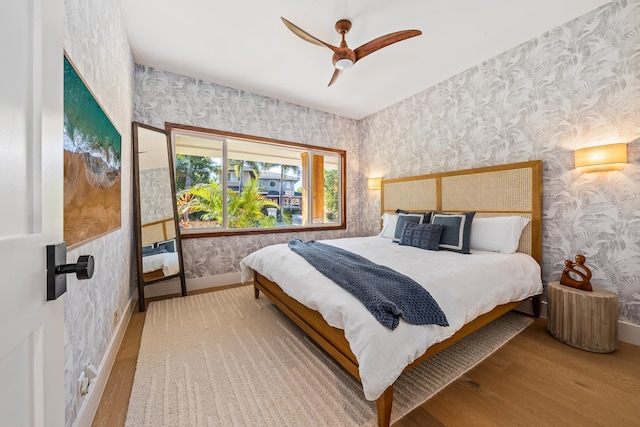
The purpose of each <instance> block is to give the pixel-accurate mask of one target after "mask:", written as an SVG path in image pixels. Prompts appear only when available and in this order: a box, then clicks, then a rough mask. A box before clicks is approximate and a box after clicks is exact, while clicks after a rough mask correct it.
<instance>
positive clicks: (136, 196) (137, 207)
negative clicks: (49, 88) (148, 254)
mask: <svg viewBox="0 0 640 427" xmlns="http://www.w3.org/2000/svg"><path fill="white" fill-rule="evenodd" d="M140 128H142V129H147V130H150V131H153V132H157V133H159V134H162V135H164V138H165V140H166V143H167V145H166V149H167V156H168V159H167V160H168V165H169V178H170V179H169V180H170V183H169V185H170V186H171V197H172V200H171V206H172V208H173V225H174V228H175V242H176V252H177V253H178V265H179V269H180V271H179V272H178V273H176V274H172V275H169V276H161V277H154V278H151V279H149V278H147V279H145V276H144V272H143V268H142V242H143V241H142V214H141V212H142V209H141V204H140V203H141V201H140V156H139V153H138V151H139V149H138V147H139V145H140V144H139V139H138V138H139V135H138V129H140ZM131 132H132V135H133V144H132V146H133V162H132V163H133V209H134V221H135V228H136V234H135V236H136V238H135V244H136V248H135V249H136V261H137V265H138V304H139V310H140V311H145V300H144V287H145V286H146V285H150V284H153V283H158V282H161V281H165V280H169V279H173V278H179V279H180V287H181V291H182V296H186V295H187V286H186V279H185V273H184V262H183V259H182V242H181V240H180V225H179V219H178V208H177V206H176V183H175V169H174V162H173V154H172V153H173V150H172V147H171V141H170V140H169V138H168V137H167V133H166V132H165V131H164V130H162V129H158V128H155V127H152V126H149V125H145V124H142V123H139V122H135V121H134V122H132V124H131ZM163 226H164V224H163Z"/></svg>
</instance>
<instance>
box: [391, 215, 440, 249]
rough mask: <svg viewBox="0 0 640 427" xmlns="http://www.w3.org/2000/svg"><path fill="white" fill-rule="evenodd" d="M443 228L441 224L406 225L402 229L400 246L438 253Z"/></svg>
mask: <svg viewBox="0 0 640 427" xmlns="http://www.w3.org/2000/svg"><path fill="white" fill-rule="evenodd" d="M443 228H444V227H443V226H442V225H441V224H416V223H412V222H410V223H406V224H405V225H404V227H403V229H402V236H401V237H400V244H401V245H410V246H415V247H416V248H420V249H427V250H430V251H437V250H438V249H439V244H440V237H441V236H442V230H443Z"/></svg>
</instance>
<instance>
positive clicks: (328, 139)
mask: <svg viewBox="0 0 640 427" xmlns="http://www.w3.org/2000/svg"><path fill="white" fill-rule="evenodd" d="M134 115H135V120H136V121H139V122H142V123H145V124H148V125H151V126H155V127H158V128H164V126H165V122H173V123H180V124H186V125H193V126H198V127H204V128H210V129H217V130H223V131H228V132H236V133H243V134H247V135H255V136H261V137H266V138H274V139H279V140H283V141H293V142H300V143H304V144H310V145H315V146H320V147H329V148H339V149H343V150H346V151H347V171H346V176H347V195H348V200H347V229H346V230H338V231H332V232H322V233H313V232H306V233H296V232H292V233H282V234H280V233H279V234H265V235H260V236H230V237H219V238H208V239H183V240H182V246H183V254H184V265H185V274H186V277H187V278H198V277H208V276H215V275H220V274H225V273H233V272H238V271H240V265H239V263H240V260H242V258H244V257H245V256H246V255H248V254H250V253H251V252H253V251H255V250H257V249H260V248H262V247H264V246H267V245H271V244H275V243H283V242H286V241H287V240H289V239H291V238H294V237H300V238H302V239H305V240H306V239H326V238H337V237H349V236H356V235H362V233H363V230H364V229H365V228H366V227H367V225H366V224H365V220H366V215H364V211H363V207H364V206H363V205H362V203H361V194H362V193H363V188H365V186H366V184H365V178H364V176H363V175H362V174H361V172H360V166H359V165H360V163H359V159H358V150H357V148H358V140H357V127H356V121H355V120H352V119H348V118H344V117H339V116H336V115H332V114H328V113H324V112H321V111H317V110H312V109H309V108H306V107H301V106H299V105H294V104H290V103H287V102H284V101H279V100H276V99H271V98H267V97H264V96H260V95H255V94H252V93H248V92H243V91H241V90H238V89H232V88H228V87H224V86H220V85H216V84H213V83H208V82H204V81H201V80H197V79H194V78H191V77H185V76H180V75H177V74H173V73H169V72H166V71H161V70H156V69H153V68H149V67H144V66H140V65H136V66H135V75H134Z"/></svg>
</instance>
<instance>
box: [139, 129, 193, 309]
mask: <svg viewBox="0 0 640 427" xmlns="http://www.w3.org/2000/svg"><path fill="white" fill-rule="evenodd" d="M133 135H134V174H135V175H136V180H135V181H136V183H137V185H136V189H135V191H134V193H135V195H134V197H135V200H136V204H135V206H136V208H137V210H136V219H137V225H138V271H139V274H138V277H139V282H138V289H139V298H140V311H144V286H145V285H147V284H150V283H155V282H159V281H161V280H165V279H169V278H175V277H179V278H180V281H181V287H182V295H186V286H185V278H184V267H183V264H182V256H181V255H182V254H181V246H180V235H179V232H178V227H177V224H178V222H177V211H176V208H175V200H176V198H175V187H174V179H173V162H172V155H171V148H170V146H169V143H168V140H167V136H166V133H165V132H163V131H162V130H160V129H156V128H152V127H149V126H145V125H142V124H139V123H135V122H134V123H133Z"/></svg>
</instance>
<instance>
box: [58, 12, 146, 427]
mask: <svg viewBox="0 0 640 427" xmlns="http://www.w3.org/2000/svg"><path fill="white" fill-rule="evenodd" d="M64 25H65V34H64V47H65V50H66V52H67V54H68V55H69V57H70V58H71V60H72V61H73V62H74V64H75V65H76V67H77V68H78V72H79V73H80V75H81V76H82V77H83V78H84V80H85V81H86V83H87V86H88V87H89V88H90V89H91V90H92V91H93V93H94V95H95V97H96V99H97V100H98V102H99V103H100V104H101V105H102V107H103V109H104V110H105V112H106V113H107V115H108V116H109V117H110V118H111V121H112V122H113V124H114V125H115V126H116V128H117V129H118V132H119V133H120V135H122V188H121V192H122V200H121V203H122V205H121V206H122V215H123V216H122V219H121V224H122V226H121V228H120V229H119V230H116V231H114V232H111V233H109V234H107V235H105V236H103V237H100V238H98V239H96V240H93V241H91V242H89V243H87V244H85V245H82V246H81V247H79V248H78V249H74V250H73V251H70V252H69V253H68V254H67V262H70V263H71V262H74V263H75V262H76V260H77V259H78V256H79V255H86V254H91V255H93V256H94V257H95V272H94V276H93V278H91V279H90V280H85V281H82V282H78V281H77V280H76V278H75V276H73V275H69V276H68V277H67V293H66V294H65V296H64V298H65V305H64V306H65V309H64V310H65V343H64V346H65V396H66V408H65V411H66V425H67V426H71V425H72V424H73V422H74V421H75V419H76V417H77V414H78V409H79V408H80V405H81V403H82V402H81V401H77V400H76V387H77V386H76V382H77V379H78V377H79V376H80V373H81V372H82V370H83V369H84V366H85V365H86V364H87V363H88V362H91V363H92V364H93V365H94V366H96V367H98V368H99V367H100V363H101V362H102V359H103V357H104V355H105V353H106V350H107V348H108V346H109V343H110V341H111V339H112V338H113V335H114V333H115V326H114V322H113V312H114V310H116V309H117V310H119V313H120V316H121V317H122V316H123V315H124V310H125V309H126V307H127V304H128V303H129V300H130V299H131V296H132V294H133V292H134V289H135V283H136V282H135V280H134V279H133V277H134V273H135V271H132V269H131V265H133V264H135V263H134V262H132V261H133V259H134V258H132V255H131V251H132V247H133V246H132V239H133V232H132V227H131V224H132V223H133V211H132V206H131V200H132V184H131V121H132V116H133V111H132V110H133V105H132V104H133V101H132V94H133V59H132V57H131V52H130V48H129V43H128V41H127V36H126V33H125V30H124V22H123V20H122V17H121V15H120V6H119V3H118V0H66V1H65V24H64ZM60 66H62V53H60Z"/></svg>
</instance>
